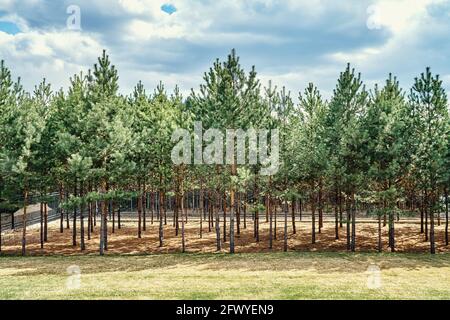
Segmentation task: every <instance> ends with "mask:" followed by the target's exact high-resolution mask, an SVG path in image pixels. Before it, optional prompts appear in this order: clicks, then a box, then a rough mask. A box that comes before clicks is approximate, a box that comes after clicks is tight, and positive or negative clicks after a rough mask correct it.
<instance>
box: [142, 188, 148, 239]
mask: <svg viewBox="0 0 450 320" xmlns="http://www.w3.org/2000/svg"><path fill="white" fill-rule="evenodd" d="M142 216H143V221H142V223H143V225H142V230H143V231H147V188H146V186H145V182H144V185H143V189H142Z"/></svg>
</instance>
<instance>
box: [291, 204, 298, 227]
mask: <svg viewBox="0 0 450 320" xmlns="http://www.w3.org/2000/svg"><path fill="white" fill-rule="evenodd" d="M291 215H292V234H297V228H296V227H295V198H294V197H293V198H292V206H291Z"/></svg>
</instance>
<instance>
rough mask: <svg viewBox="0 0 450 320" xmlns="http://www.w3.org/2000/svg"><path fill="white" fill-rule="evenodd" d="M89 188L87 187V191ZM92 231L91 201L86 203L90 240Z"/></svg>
mask: <svg viewBox="0 0 450 320" xmlns="http://www.w3.org/2000/svg"><path fill="white" fill-rule="evenodd" d="M90 189H91V188H90V187H89V191H91V190H90ZM91 232H92V202H89V203H88V241H89V240H91Z"/></svg>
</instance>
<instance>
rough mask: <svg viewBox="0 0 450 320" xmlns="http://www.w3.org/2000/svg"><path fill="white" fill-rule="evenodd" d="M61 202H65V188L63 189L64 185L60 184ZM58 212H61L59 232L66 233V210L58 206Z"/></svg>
mask: <svg viewBox="0 0 450 320" xmlns="http://www.w3.org/2000/svg"><path fill="white" fill-rule="evenodd" d="M58 196H59V203H62V202H63V190H62V186H61V185H60V186H59V194H58ZM57 210H58V212H59V214H60V218H59V233H64V210H63V209H62V208H60V207H59V206H58V209H57Z"/></svg>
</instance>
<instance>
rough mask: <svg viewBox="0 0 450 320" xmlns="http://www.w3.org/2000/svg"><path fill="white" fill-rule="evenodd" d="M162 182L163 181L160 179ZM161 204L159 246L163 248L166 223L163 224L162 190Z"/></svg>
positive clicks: (159, 208) (159, 210)
mask: <svg viewBox="0 0 450 320" xmlns="http://www.w3.org/2000/svg"><path fill="white" fill-rule="evenodd" d="M160 182H161V181H160ZM158 201H159V205H158V214H159V247H160V248H162V247H163V245H164V225H163V222H164V221H163V217H162V212H161V202H162V192H161V190H160V191H159V200H158Z"/></svg>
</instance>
